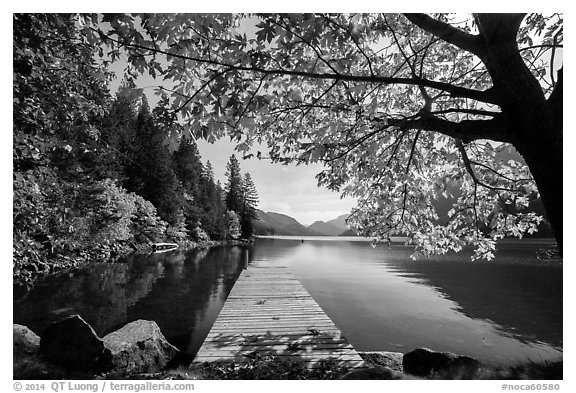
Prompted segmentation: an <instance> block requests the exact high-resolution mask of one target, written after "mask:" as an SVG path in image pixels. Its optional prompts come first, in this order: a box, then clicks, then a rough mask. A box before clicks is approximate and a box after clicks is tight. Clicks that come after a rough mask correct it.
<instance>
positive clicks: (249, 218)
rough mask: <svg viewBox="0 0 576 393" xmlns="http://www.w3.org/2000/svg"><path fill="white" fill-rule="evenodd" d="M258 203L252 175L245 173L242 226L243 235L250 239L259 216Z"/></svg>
mask: <svg viewBox="0 0 576 393" xmlns="http://www.w3.org/2000/svg"><path fill="white" fill-rule="evenodd" d="M257 205H258V193H257V192H256V186H255V185H254V182H253V181H252V177H251V176H250V174H249V173H248V172H246V173H245V174H244V178H243V182H242V211H241V213H240V226H241V228H242V237H243V238H245V239H249V238H251V237H252V235H253V234H254V220H256V218H257V217H258V216H257V214H256V206H257Z"/></svg>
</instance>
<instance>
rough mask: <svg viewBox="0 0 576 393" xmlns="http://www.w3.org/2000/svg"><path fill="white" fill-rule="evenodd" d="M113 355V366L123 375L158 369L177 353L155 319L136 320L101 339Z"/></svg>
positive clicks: (150, 371)
mask: <svg viewBox="0 0 576 393" xmlns="http://www.w3.org/2000/svg"><path fill="white" fill-rule="evenodd" d="M102 340H103V341H104V345H105V346H106V348H107V349H109V350H110V351H111V354H112V368H113V369H114V370H121V371H122V372H124V373H126V374H136V373H155V372H158V371H161V370H162V369H163V368H164V367H166V365H167V364H168V362H170V360H171V359H172V358H173V357H174V356H175V355H176V354H177V353H178V349H177V348H176V347H174V346H173V345H172V344H170V343H169V342H168V341H166V338H165V337H164V335H163V334H162V332H161V331H160V328H159V327H158V325H157V324H156V322H154V321H145V320H142V319H139V320H137V321H134V322H130V323H129V324H127V325H124V327H122V328H121V329H119V330H117V331H115V332H112V333H110V334H108V335H106V336H104V338H103V339H102Z"/></svg>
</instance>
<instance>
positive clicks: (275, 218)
mask: <svg viewBox="0 0 576 393" xmlns="http://www.w3.org/2000/svg"><path fill="white" fill-rule="evenodd" d="M256 213H257V214H258V220H256V223H255V225H254V233H255V234H256V235H279V236H319V235H322V233H319V232H316V231H314V230H313V229H310V228H307V227H305V226H304V225H302V224H300V223H299V222H298V221H296V219H294V218H292V217H290V216H287V215H285V214H280V213H274V212H263V211H262V210H256Z"/></svg>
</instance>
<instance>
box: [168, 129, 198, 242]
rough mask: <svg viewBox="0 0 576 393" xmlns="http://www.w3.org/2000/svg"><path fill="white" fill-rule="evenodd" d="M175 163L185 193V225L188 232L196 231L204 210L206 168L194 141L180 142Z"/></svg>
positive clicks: (175, 155)
mask: <svg viewBox="0 0 576 393" xmlns="http://www.w3.org/2000/svg"><path fill="white" fill-rule="evenodd" d="M173 163H174V172H175V174H176V176H177V178H178V180H180V183H181V185H182V188H183V192H184V200H185V202H184V207H183V208H184V216H185V225H186V228H187V229H188V231H195V230H196V228H197V227H198V226H199V225H200V224H201V221H202V216H203V210H204V206H203V203H204V199H203V195H202V194H203V191H202V187H203V185H202V184H201V177H202V172H203V169H204V168H203V165H202V162H201V161H200V153H199V152H198V147H197V146H196V143H195V142H194V140H192V139H188V138H183V139H182V140H181V141H180V145H179V147H178V150H176V151H175V152H174V157H173ZM202 226H203V227H204V225H202ZM191 233H196V232H191ZM196 240H198V239H196Z"/></svg>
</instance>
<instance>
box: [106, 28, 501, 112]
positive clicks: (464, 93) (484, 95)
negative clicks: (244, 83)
mask: <svg viewBox="0 0 576 393" xmlns="http://www.w3.org/2000/svg"><path fill="white" fill-rule="evenodd" d="M97 31H99V33H100V35H101V36H102V37H103V39H105V40H109V41H112V42H115V43H117V44H120V45H122V46H125V47H130V48H134V49H140V50H145V51H148V52H150V53H152V54H153V53H161V54H164V55H166V56H171V57H174V58H179V59H184V60H191V61H195V62H197V63H203V64H212V65H217V66H222V67H226V68H229V69H231V70H237V71H247V72H256V73H262V74H266V75H286V76H300V77H303V78H309V79H331V80H341V81H349V82H361V83H382V84H385V85H392V84H399V85H412V86H423V87H430V88H432V89H436V90H441V91H445V92H447V93H448V94H450V95H451V96H452V97H458V98H469V99H471V100H475V101H480V102H485V103H487V104H495V105H498V104H499V101H498V100H497V97H496V95H495V94H494V92H493V91H492V90H490V89H489V90H484V91H480V90H474V89H468V88H465V87H460V86H456V85H453V84H450V83H443V82H437V81H433V80H429V79H426V78H401V77H386V76H372V75H350V74H341V73H330V72H327V73H315V72H307V71H297V70H286V69H268V68H262V67H258V66H254V65H250V66H244V65H235V64H228V63H225V62H222V61H218V60H212V59H204V58H198V57H192V56H185V55H181V54H178V53H172V52H168V51H165V50H160V49H154V48H148V47H145V46H142V45H138V44H132V43H126V42H122V41H119V40H117V39H115V38H112V37H110V36H109V35H106V34H105V33H104V32H102V31H101V30H97Z"/></svg>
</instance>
